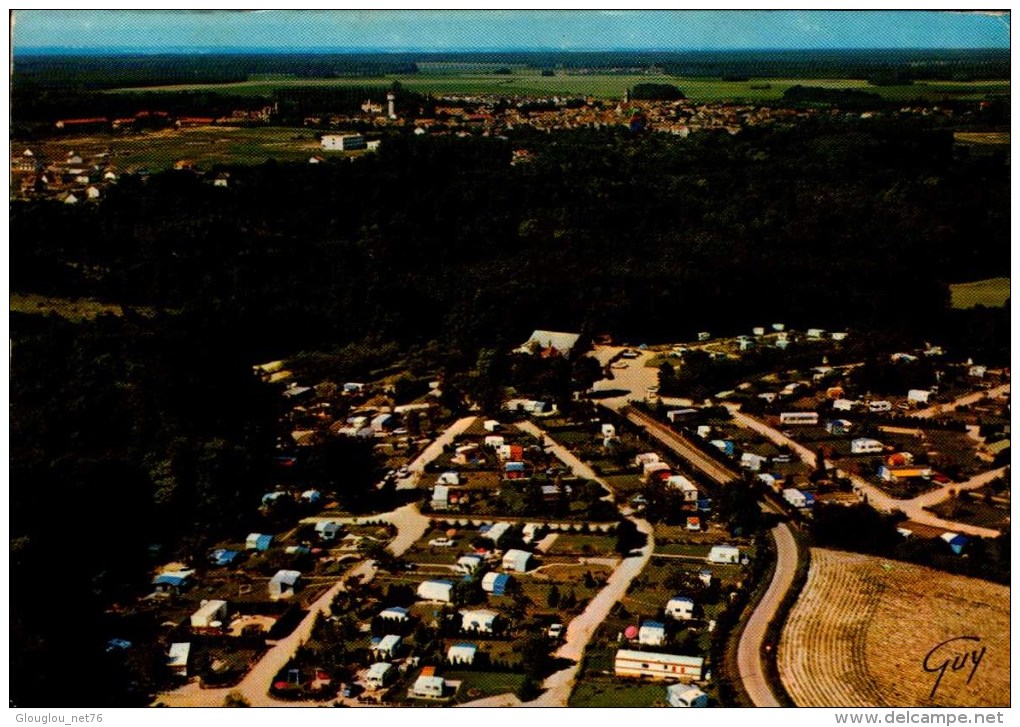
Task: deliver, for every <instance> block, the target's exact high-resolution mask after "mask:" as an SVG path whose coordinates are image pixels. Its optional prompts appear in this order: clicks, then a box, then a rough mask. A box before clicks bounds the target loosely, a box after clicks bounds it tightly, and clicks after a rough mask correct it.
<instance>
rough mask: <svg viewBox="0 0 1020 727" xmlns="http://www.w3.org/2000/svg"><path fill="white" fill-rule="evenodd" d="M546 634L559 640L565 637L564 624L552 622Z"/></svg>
mask: <svg viewBox="0 0 1020 727" xmlns="http://www.w3.org/2000/svg"><path fill="white" fill-rule="evenodd" d="M546 635H547V636H548V637H549V638H550V639H553V640H554V641H559V640H560V639H562V638H563V624H561V623H555V624H552V625H551V626H550V627H549V630H548V631H547V632H546Z"/></svg>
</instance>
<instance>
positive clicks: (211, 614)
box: [191, 600, 227, 631]
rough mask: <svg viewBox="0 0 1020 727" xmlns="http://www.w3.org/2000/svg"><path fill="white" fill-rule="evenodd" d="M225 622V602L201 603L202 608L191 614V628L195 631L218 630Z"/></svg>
mask: <svg viewBox="0 0 1020 727" xmlns="http://www.w3.org/2000/svg"><path fill="white" fill-rule="evenodd" d="M226 620H227V602H226V601H219V600H211V601H203V602H202V606H201V607H200V608H199V609H198V610H197V611H195V612H194V613H193V614H191V628H192V629H195V630H196V631H200V630H205V629H219V628H220V627H221V626H223V623H224V622H225V621H226Z"/></svg>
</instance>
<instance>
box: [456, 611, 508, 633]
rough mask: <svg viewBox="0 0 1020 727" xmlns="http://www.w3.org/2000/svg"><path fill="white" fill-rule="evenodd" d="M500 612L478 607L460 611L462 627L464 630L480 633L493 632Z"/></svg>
mask: <svg viewBox="0 0 1020 727" xmlns="http://www.w3.org/2000/svg"><path fill="white" fill-rule="evenodd" d="M497 618H499V614H498V613H496V612H495V611H490V610H488V609H485V608H477V609H471V610H465V611H461V612H460V627H461V629H463V630H464V631H477V632H478V633H480V634H491V633H492V631H493V629H494V628H495V625H496V619H497Z"/></svg>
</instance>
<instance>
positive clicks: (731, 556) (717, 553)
mask: <svg viewBox="0 0 1020 727" xmlns="http://www.w3.org/2000/svg"><path fill="white" fill-rule="evenodd" d="M708 562H709V563H720V564H725V563H739V562H740V548H738V547H737V546H735V545H713V546H712V549H711V550H710V551H709V552H708Z"/></svg>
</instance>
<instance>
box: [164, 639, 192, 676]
mask: <svg viewBox="0 0 1020 727" xmlns="http://www.w3.org/2000/svg"><path fill="white" fill-rule="evenodd" d="M190 656H191V644H190V643H188V642H177V643H173V644H170V653H169V654H168V656H167V660H166V665H167V666H168V667H169V668H170V671H172V672H173V673H174V674H177V675H178V676H182V677H186V676H188V658H189V657H190Z"/></svg>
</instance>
